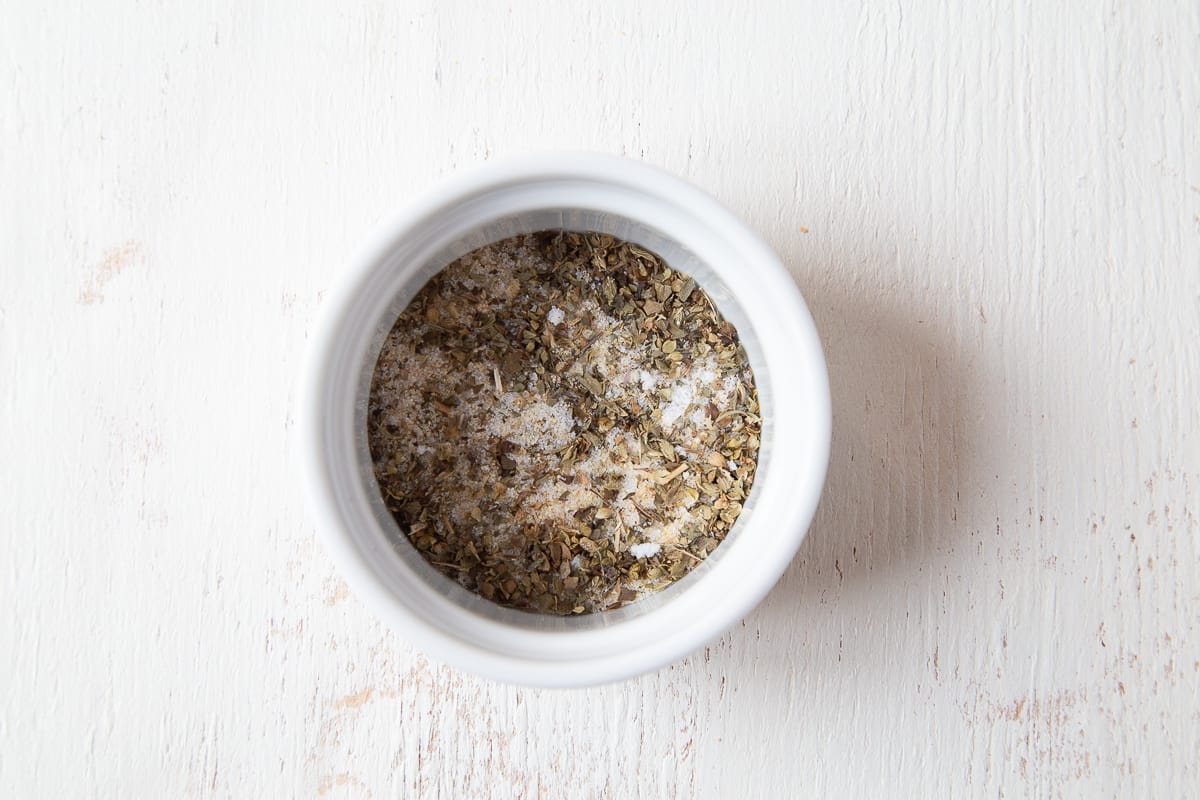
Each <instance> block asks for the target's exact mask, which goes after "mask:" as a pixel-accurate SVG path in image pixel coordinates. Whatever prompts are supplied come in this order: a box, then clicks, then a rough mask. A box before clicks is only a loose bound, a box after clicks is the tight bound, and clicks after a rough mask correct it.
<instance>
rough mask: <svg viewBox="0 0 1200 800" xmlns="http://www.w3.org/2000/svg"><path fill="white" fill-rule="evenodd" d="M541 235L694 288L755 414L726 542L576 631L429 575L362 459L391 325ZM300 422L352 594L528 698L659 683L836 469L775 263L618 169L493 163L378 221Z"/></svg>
mask: <svg viewBox="0 0 1200 800" xmlns="http://www.w3.org/2000/svg"><path fill="white" fill-rule="evenodd" d="M546 228H568V229H573V230H595V231H602V232H607V233H610V234H613V235H615V236H618V237H620V238H622V239H626V240H629V241H632V242H636V243H638V244H640V245H642V246H644V247H646V248H647V249H649V250H652V251H654V252H656V253H658V254H659V255H661V256H662V257H663V258H664V259H665V260H666V261H667V263H669V264H670V265H671V266H672V267H674V268H676V269H680V270H683V271H685V272H688V273H690V274H691V275H692V276H693V277H694V278H695V279H696V281H697V282H698V283H699V284H700V285H701V286H702V287H703V288H704V289H705V290H706V291H707V292H708V293H709V295H710V296H711V297H712V299H713V301H714V302H715V303H716V304H717V305H718V307H719V308H720V310H721V312H722V313H723V314H724V315H725V317H726V319H728V320H729V321H731V322H732V323H733V324H734V325H736V326H737V329H738V331H739V333H740V334H741V338H742V342H743V343H744V345H745V347H746V352H747V354H748V355H749V358H750V364H751V367H752V368H753V370H754V375H755V379H756V381H757V384H758V392H759V401H760V404H761V407H762V416H763V432H762V448H761V451H760V454H759V464H758V473H757V477H756V478H755V482H754V486H753V489H752V490H751V493H750V497H749V498H748V500H747V502H746V503H745V507H744V510H743V511H742V514H741V516H740V518H739V519H738V521H737V524H736V525H735V526H734V528H733V530H732V531H730V533H729V535H728V537H727V538H726V540H725V542H724V543H723V544H722V545H721V546H720V547H718V548H717V549H716V551H714V552H713V554H712V555H711V556H709V558H708V559H707V560H706V561H705V562H704V563H703V564H701V565H699V566H698V567H697V568H696V569H695V570H693V571H692V572H691V573H690V574H689V575H688V576H687V577H686V578H684V579H683V580H681V581H679V582H678V583H676V584H674V585H673V586H671V587H669V588H668V589H667V590H665V591H663V592H660V593H659V594H657V595H654V596H651V597H649V598H647V599H645V600H642V601H640V602H637V603H634V604H631V605H628V606H626V607H624V608H621V609H619V610H616V611H610V612H603V613H598V614H590V615H585V616H580V617H553V616H545V615H538V614H530V613H526V612H521V611H514V610H511V609H506V608H501V607H500V606H497V605H494V604H492V603H490V602H489V601H487V600H484V599H482V598H480V597H478V596H476V595H474V594H472V593H470V592H467V591H466V590H464V589H462V588H461V587H459V586H458V585H457V584H455V583H454V582H453V581H451V580H449V579H448V578H446V577H444V576H443V575H441V574H440V573H439V572H438V571H437V570H436V569H434V568H433V567H432V566H430V565H429V564H427V563H426V562H425V561H424V559H423V558H422V557H421V556H420V555H419V554H418V553H417V552H416V550H415V549H414V548H412V547H411V546H410V545H409V543H408V542H407V540H406V539H405V538H404V537H403V535H402V534H401V532H400V531H399V529H398V527H397V525H396V523H395V522H394V521H393V520H392V517H391V515H390V514H389V513H388V512H387V510H386V508H384V506H383V503H382V501H381V500H380V497H379V492H378V488H377V486H376V484H375V478H374V475H373V473H372V469H371V462H370V458H369V456H368V452H367V446H366V423H365V419H366V404H367V394H368V389H369V385H370V379H371V373H372V370H373V368H374V363H375V358H376V356H377V355H378V352H379V348H380V346H381V343H382V340H383V337H384V335H385V334H386V333H387V331H388V330H389V329H390V327H391V326H392V324H393V322H394V321H395V319H396V315H397V314H398V313H399V311H400V310H401V309H403V308H404V306H405V305H407V303H408V302H409V301H410V300H411V299H412V297H413V295H414V294H416V292H417V290H418V289H420V288H421V286H422V285H424V283H425V282H426V281H427V280H428V279H429V277H430V276H431V275H433V274H434V273H436V272H437V271H438V270H440V269H441V268H442V267H444V266H445V265H446V264H448V263H449V262H450V261H452V260H453V259H455V258H457V257H458V256H460V255H462V254H463V253H465V252H467V251H469V250H472V249H474V248H476V247H480V246H482V245H484V244H487V243H489V242H493V241H496V240H498V239H501V238H504V237H507V236H511V235H515V234H517V233H522V232H530V231H535V230H542V229H546ZM301 406H302V407H301V409H300V425H299V432H300V435H301V437H302V440H303V444H302V447H301V448H300V455H301V458H302V460H303V468H304V471H305V473H306V482H307V490H308V494H309V496H310V498H311V500H312V506H313V509H314V512H315V514H316V524H317V527H318V530H319V532H320V534H321V536H322V537H323V538H324V541H325V544H326V546H327V548H328V550H329V552H330V554H331V555H332V557H333V559H334V561H335V562H336V563H337V565H338V567H339V568H340V570H341V572H342V574H343V575H344V576H345V579H346V581H347V582H348V583H349V585H350V587H351V588H352V589H353V591H354V592H355V593H356V594H357V595H358V596H359V597H360V598H361V599H362V600H363V601H364V602H365V603H366V604H367V605H368V606H369V607H370V608H372V609H373V610H374V611H375V613H376V614H378V615H379V616H380V617H382V618H383V619H384V620H386V621H387V622H388V623H389V624H390V625H392V627H393V628H395V629H396V630H397V631H398V632H400V633H401V634H402V635H403V636H405V637H406V638H408V639H409V640H410V641H412V642H413V643H414V644H416V645H417V646H418V647H420V648H421V649H423V650H425V651H426V652H428V653H429V654H430V655H432V656H434V657H435V658H437V659H439V660H442V661H445V662H447V663H450V664H454V665H457V666H459V667H461V668H463V669H467V670H470V671H473V672H476V673H479V674H482V675H486V676H490V677H492V678H495V679H499V680H503V681H509V682H514V683H522V684H529V685H534V686H583V685H590V684H597V683H604V682H607V681H614V680H618V679H621V678H626V677H629V676H632V675H636V674H638V673H642V672H646V671H649V670H652V669H656V668H658V667H660V666H663V665H664V664H667V663H669V662H671V661H674V660H676V659H679V658H681V657H683V656H684V655H686V654H688V653H690V652H691V651H693V650H695V649H696V648H698V647H700V646H701V645H703V644H705V643H706V642H708V641H710V640H712V639H713V638H715V637H717V636H718V635H720V634H721V633H722V632H724V631H725V630H726V629H727V628H729V627H730V626H731V625H733V624H734V623H735V622H737V621H738V620H739V619H741V618H742V617H743V616H745V615H746V614H747V613H748V612H749V611H750V610H751V609H752V608H754V606H755V605H757V604H758V602H759V601H761V600H762V598H763V597H764V596H766V594H767V592H768V591H769V590H770V588H771V587H772V586H773V585H774V584H775V582H776V581H777V580H779V577H780V575H782V574H783V571H784V569H785V568H786V567H787V565H788V562H789V561H790V560H791V559H792V557H793V555H794V554H795V552H796V549H797V547H799V545H800V542H801V540H802V539H803V538H804V534H805V533H806V531H807V529H808V526H809V523H810V522H811V521H812V517H813V513H814V512H815V510H816V507H817V500H818V498H819V497H820V494H821V488H822V485H823V483H824V480H825V468H826V464H827V462H828V458H829V443H830V425H831V421H830V407H829V382H828V376H827V374H826V371H825V360H824V357H823V355H822V352H821V343H820V340H819V339H818V337H817V332H816V329H815V327H814V326H813V321H812V317H811V315H810V314H809V312H808V308H807V307H806V306H805V305H804V300H803V299H802V298H801V297H800V293H799V292H798V291H797V290H796V286H795V285H794V283H793V282H792V279H791V277H790V276H789V274H788V272H787V270H786V269H785V268H784V266H783V264H782V263H780V261H779V258H778V257H777V256H776V255H775V254H774V253H773V252H772V251H771V250H770V248H768V247H767V246H766V245H765V244H764V243H763V241H762V240H761V239H759V237H758V236H756V235H755V234H754V233H753V232H752V231H751V230H750V229H749V228H747V227H746V225H744V224H743V223H742V222H741V221H739V220H738V219H737V218H736V217H735V216H733V215H732V214H730V213H729V212H728V211H727V210H725V209H724V208H723V207H721V206H720V205H719V204H718V203H717V202H716V201H714V200H713V199H711V198H710V197H708V196H707V195H705V194H704V193H702V192H701V191H699V190H698V189H696V188H695V187H693V186H691V185H689V184H687V183H685V182H683V181H682V180H679V179H678V178H675V177H673V176H671V175H668V174H666V173H664V172H661V171H659V170H657V169H654V168H652V167H649V166H646V165H644V164H641V163H639V162H635V161H630V160H627V159H623V158H617V157H613V156H601V155H591V154H548V155H540V156H535V157H525V158H521V159H516V160H510V161H504V162H501V163H492V164H488V165H486V166H483V167H481V168H478V169H476V170H474V171H472V172H469V173H467V174H463V175H460V176H457V177H455V178H453V179H451V180H449V181H447V182H446V183H444V184H443V185H442V186H441V187H440V188H438V189H436V190H435V191H433V192H431V193H429V194H427V195H425V196H424V197H423V198H422V199H421V200H419V201H418V202H416V203H415V204H413V205H412V206H410V207H409V209H408V210H407V211H405V212H403V213H401V214H400V215H398V216H396V217H394V218H393V219H391V220H389V221H388V222H386V223H385V224H384V225H383V227H382V229H381V230H380V231H379V233H378V235H377V236H376V237H375V239H374V241H372V242H371V243H370V244H369V245H368V246H367V247H366V248H365V249H364V250H363V251H362V252H361V253H360V254H359V256H358V257H357V258H356V259H354V261H353V262H352V263H351V264H350V266H349V268H348V269H347V270H346V274H345V276H344V278H343V279H342V280H341V282H340V286H339V287H338V289H337V290H336V293H335V294H334V295H333V296H332V297H330V299H329V300H327V301H326V308H325V309H324V310H323V318H322V320H321V324H320V327H319V330H318V332H317V334H316V337H315V340H314V341H313V343H312V349H311V353H310V357H309V360H308V363H307V371H306V374H305V377H304V382H303V389H302V399H301ZM747 646H753V644H752V643H751V644H747Z"/></svg>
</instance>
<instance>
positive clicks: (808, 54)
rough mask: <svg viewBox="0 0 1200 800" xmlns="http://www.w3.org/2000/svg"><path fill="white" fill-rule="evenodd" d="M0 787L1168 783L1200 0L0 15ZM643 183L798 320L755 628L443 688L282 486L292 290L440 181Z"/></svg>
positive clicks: (39, 790)
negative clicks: (469, 177)
mask: <svg viewBox="0 0 1200 800" xmlns="http://www.w3.org/2000/svg"><path fill="white" fill-rule="evenodd" d="M0 101H2V104H3V105H2V107H0V487H2V489H0V492H2V495H0V501H2V503H0V511H2V513H3V524H2V525H0V547H2V549H3V561H2V562H0V594H2V597H0V601H2V603H0V687H3V691H2V693H0V708H2V712H3V716H2V720H3V722H2V725H0V794H2V795H3V796H5V797H14V798H19V797H58V796H78V797H90V796H96V797H113V798H124V797H210V796H216V797H292V796H295V797H317V796H323V797H330V798H334V797H376V798H382V797H393V796H418V795H420V796H431V797H434V796H441V797H447V798H464V797H488V796H495V797H547V798H552V797H554V798H556V797H572V798H591V797H613V798H625V797H647V798H664V797H690V796H696V797H705V798H716V797H730V798H743V797H793V796H804V795H813V796H829V797H841V796H848V797H911V796H919V795H924V796H931V797H961V796H967V795H973V796H985V797H993V796H997V795H1000V794H1004V795H1007V796H1038V797H1046V796H1057V795H1070V796H1085V797H1105V796H1113V795H1120V796H1127V797H1149V796H1153V797H1183V796H1187V795H1189V794H1190V795H1192V796H1195V795H1196V794H1197V793H1198V792H1200V767H1198V765H1197V758H1196V757H1197V752H1198V751H1200V733H1198V732H1200V689H1198V687H1200V639H1198V635H1200V630H1198V628H1200V625H1198V622H1200V617H1198V614H1200V612H1198V608H1200V606H1198V602H1197V601H1198V600H1200V559H1198V556H1200V552H1198V550H1200V546H1198V544H1200V523H1198V520H1197V515H1200V412H1198V409H1197V398H1198V395H1200V124H1198V123H1200V6H1198V5H1197V4H1196V3H1194V2H1179V3H1169V2H1162V3H1154V2H1144V3H1121V2H1103V3H1101V2H1097V3H1084V2H1075V3H1061V2H1018V3H1015V4H1010V3H1005V2H995V3H974V2H944V3H941V4H936V3H920V4H917V3H896V2H889V3H886V4H884V3H880V4H873V5H863V6H857V5H856V4H853V3H813V4H811V5H802V4H799V3H794V2H781V3H777V4H769V3H748V2H730V3H713V4H703V3H688V2H684V0H674V1H673V2H662V3H657V4H651V3H646V2H628V3H621V2H617V3H612V2H608V3H595V4H591V5H585V4H582V3H557V4H546V5H538V6H533V5H526V4H524V3H518V2H513V3H481V4H478V5H472V4H468V3H461V2H458V3H452V2H442V3H437V2H429V3H411V4H407V5H401V4H393V3H388V2H378V3H371V4H361V3H354V2H349V3H305V2H289V3H283V2H280V3H275V4H273V5H262V4H257V3H245V2H232V1H231V2H211V1H209V2H196V3H183V4H161V3H149V2H146V3H135V2H93V3H76V4H70V5H67V4H60V3H48V2H47V3H42V2H22V1H21V0H14V1H13V2H9V3H5V4H3V6H0ZM542 148H586V149H595V150H601V151H608V152H615V153H623V154H626V155H629V156H631V157H633V158H638V159H644V160H645V161H648V162H650V163H653V164H657V165H660V166H662V167H665V168H667V169H669V170H671V171H673V172H675V173H677V174H679V175H682V176H684V177H686V178H688V179H690V180H691V181H693V182H695V183H696V184H698V185H699V186H701V187H702V188H704V189H706V190H708V191H709V192H711V193H712V194H713V195H715V196H716V197H717V198H718V199H720V200H721V201H722V202H724V203H725V204H726V205H728V206H729V207H730V208H731V209H733V210H734V211H735V212H736V213H738V214H740V215H741V216H743V217H744V218H745V219H746V220H747V221H748V222H749V223H750V224H751V225H752V226H753V227H754V228H756V229H757V230H758V231H759V232H761V234H762V235H763V236H764V237H765V238H766V239H767V241H768V242H770V243H771V244H772V245H773V246H774V247H775V248H776V249H777V250H778V251H779V253H780V254H781V255H782V256H783V258H784V260H785V261H786V262H787V264H788V265H789V267H790V269H791V270H792V272H793V274H794V276H795V279H796V281H797V283H798V284H799V286H800V287H801V289H802V291H803V292H804V294H805V296H806V297H807V298H808V300H809V303H810V304H811V306H812V309H813V312H814V315H815V317H816V320H817V324H818V326H819V327H820V330H821V333H822V337H823V339H824V342H825V347H826V350H827V353H828V359H829V366H830V372H831V379H832V385H833V399H834V408H835V411H834V424H835V433H834V442H833V458H832V464H831V472H830V478H829V484H828V487H827V490H826V493H825V496H824V499H823V501H822V506H821V509H820V511H819V513H818V516H817V520H816V522H815V524H814V526H813V529H812V532H811V535H810V536H809V538H808V539H807V541H806V542H805V544H804V546H803V548H802V549H801V551H800V554H799V556H798V557H797V559H796V561H795V562H794V563H793V564H792V565H791V568H790V569H789V571H788V572H787V575H786V576H785V578H784V579H783V581H782V582H781V583H780V584H779V586H778V587H777V588H776V589H775V591H774V592H773V593H772V594H771V595H770V597H769V598H768V599H767V601H766V602H765V603H764V604H763V605H762V606H761V607H760V608H759V609H758V610H757V611H755V612H754V613H753V614H751V616H749V617H748V618H747V619H746V620H745V621H744V622H743V623H742V624H740V625H739V626H737V627H736V628H735V629H733V630H732V631H730V632H729V633H728V634H727V635H725V636H724V637H722V638H721V639H720V640H719V641H717V642H715V643H713V645H712V646H711V647H709V648H707V649H706V650H704V651H702V652H700V653H698V654H696V655H695V656H694V657H691V658H689V659H687V660H685V661H683V662H681V663H679V664H677V665H675V666H673V667H670V668H667V669H664V670H662V671H661V672H658V673H657V674H653V675H649V676H645V677H643V678H640V679H636V680H632V681H629V682H626V683H622V684H619V685H613V686H607V687H602V688H598V689H593V690H586V691H571V692H563V691H536V690H529V689H516V688H511V687H508V686H502V685H496V684H492V683H489V682H487V681H484V680H480V679H476V678H473V677H471V676H468V675H464V674H461V673H459V672H456V671H453V670H450V669H447V668H444V667H441V666H438V665H436V664H434V663H430V662H429V661H428V660H426V658H424V657H423V656H421V655H420V654H419V653H417V652H414V651H413V650H412V649H410V648H409V646H408V645H407V644H406V643H405V642H404V641H402V640H401V639H400V638H399V637H398V636H396V635H394V634H392V633H391V632H389V631H388V630H385V629H384V628H383V627H382V626H381V625H379V624H378V623H376V622H375V621H374V620H373V619H372V618H371V616H370V615H369V614H368V613H367V612H366V611H365V610H364V609H363V608H362V607H361V606H360V605H359V603H358V602H357V601H356V600H355V599H354V598H353V596H351V595H350V594H349V592H348V590H347V589H346V587H345V586H344V585H343V584H342V583H341V582H340V580H339V579H338V577H337V576H336V575H335V574H334V572H333V570H332V567H331V565H330V562H329V560H328V559H327V558H326V556H325V554H324V552H323V551H322V550H321V549H320V547H319V545H318V543H317V541H316V539H315V538H314V532H313V529H312V526H311V524H310V522H309V520H308V517H307V514H306V510H305V498H304V497H303V496H302V494H301V492H300V491H299V490H298V488H297V479H296V471H295V469H294V463H293V461H294V455H295V449H294V447H293V445H292V443H291V441H290V435H291V432H292V425H293V422H292V409H293V407H294V404H295V400H296V395H295V386H296V379H297V375H298V371H299V368H300V364H301V360H302V356H303V354H304V350H305V344H306V339H307V336H308V332H309V331H310V330H311V327H312V323H313V319H314V315H315V314H316V312H317V309H318V307H319V306H320V302H321V298H322V295H323V293H324V292H325V290H326V289H327V288H328V287H330V286H331V285H332V284H333V283H334V282H335V281H336V280H337V279H338V275H339V273H340V271H341V270H342V268H343V266H344V264H345V263H346V261H347V258H348V254H349V253H350V252H351V251H352V250H353V249H354V248H355V247H357V246H358V244H359V243H360V242H361V241H362V240H363V238H364V237H365V236H366V235H367V233H368V231H369V230H370V229H371V228H372V226H373V225H374V224H375V223H377V222H378V221H379V220H380V219H381V218H383V217H384V216H385V215H387V214H389V213H390V212H392V211H393V210H394V209H396V208H397V207H398V206H400V205H402V204H404V203H405V202H406V201H407V200H408V199H410V198H411V197H413V196H414V195H415V194H416V193H417V192H419V191H421V190H423V189H425V188H427V187H429V186H431V185H433V184H435V183H436V182H437V181H438V180H439V179H440V178H441V177H443V176H444V175H446V174H448V173H450V172H451V171H453V170H454V169H456V168H458V167H462V166H466V165H470V164H474V163H477V162H480V161H483V160H487V159H494V158H498V157H501V156H504V155H506V154H510V153H514V152H519V151H529V150H536V149H542Z"/></svg>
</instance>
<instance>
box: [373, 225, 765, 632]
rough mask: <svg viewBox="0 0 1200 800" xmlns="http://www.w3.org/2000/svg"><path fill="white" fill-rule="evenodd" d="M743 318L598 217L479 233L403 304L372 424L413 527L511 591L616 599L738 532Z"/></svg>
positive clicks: (512, 598)
mask: <svg viewBox="0 0 1200 800" xmlns="http://www.w3.org/2000/svg"><path fill="white" fill-rule="evenodd" d="M758 414H759V407H758V397H757V393H756V391H755V388H754V377H753V375H752V374H751V372H750V366H749V363H748V362H747V360H746V354H745V351H744V350H743V348H742V346H741V345H740V344H739V342H738V336H737V331H736V330H735V329H734V327H733V325H731V324H730V323H728V322H726V321H725V320H724V319H723V318H722V317H721V315H720V314H719V313H718V312H717V310H716V308H715V306H714V305H713V303H712V301H711V300H710V299H709V298H708V296H707V295H706V294H705V293H704V292H703V291H702V290H701V289H699V288H698V287H697V286H696V283H695V281H693V280H692V279H691V278H689V277H688V276H687V275H684V274H683V273H680V272H676V271H674V270H672V269H670V268H669V267H668V266H667V265H666V264H664V263H663V261H662V260H661V259H660V258H659V257H658V256H656V255H655V254H653V253H650V252H648V251H646V250H644V249H642V248H640V247H638V246H637V245H634V244H630V243H628V242H624V241H620V240H618V239H615V238H613V237H612V236H607V235H603V234H596V233H570V232H565V231H543V232H541V233H537V234H531V235H525V236H517V237H514V238H511V239H506V240H504V241H501V242H497V243H495V244H492V245H489V246H487V247H483V248H480V249H478V250H475V251H473V252H471V253H468V254H467V255H465V256H463V257H462V258H460V259H458V260H457V261H455V262H454V263H452V264H450V265H449V266H448V267H446V269H444V270H443V271H442V272H440V273H439V274H437V275H436V276H434V277H433V279H431V280H430V281H429V283H428V284H426V285H425V287H424V288H422V289H421V291H420V292H419V293H418V294H417V296H416V297H415V298H414V299H413V301H412V302H411V303H410V304H409V305H408V307H407V308H406V309H405V310H404V311H403V313H401V314H400V317H399V319H398V320H397V321H396V324H395V326H394V327H393V329H392V331H391V332H390V334H389V335H388V337H387V339H386V341H385V342H384V345H383V349H382V351H381V353H380V355H379V360H378V362H377V364H376V367H375V374H374V379H373V381H372V384H371V395H370V410H369V415H368V430H367V434H368V442H369V445H370V449H371V455H372V458H373V460H374V467H375V476H376V478H377V480H378V482H379V486H380V489H381V491H382V493H383V497H384V500H385V502H386V503H387V506H388V508H389V509H390V510H391V512H392V514H393V515H394V516H395V518H396V521H397V522H398V523H399V525H400V528H401V530H403V531H405V532H406V534H407V536H408V538H409V540H410V541H411V542H412V544H413V545H415V546H416V548H417V550H418V551H419V552H420V553H421V554H422V555H423V556H424V557H425V558H426V559H427V560H428V561H429V562H430V563H431V564H433V565H434V566H436V567H437V568H438V569H439V570H441V571H442V572H443V573H445V574H446V575H448V576H450V577H451V578H453V579H454V580H456V581H458V582H459V583H460V584H461V585H463V586H464V587H466V588H467V589H470V590H472V591H475V592H477V593H478V594H480V595H482V596H484V597H486V598H488V599H490V600H493V601H495V602H497V603H500V604H502V605H505V606H511V607H515V608H520V609H526V610H530V611H538V612H543V613H551V614H581V613H587V612H594V611H602V610H605V609H611V608H617V607H619V606H621V605H623V604H625V603H627V602H630V601H633V600H636V599H638V598H639V597H640V596H642V595H643V594H645V593H649V592H654V591H658V590H660V589H662V588H664V587H665V586H667V585H669V584H670V583H671V582H673V581H675V580H677V579H679V578H681V577H682V576H684V575H686V574H687V573H688V572H689V571H690V570H691V569H692V568H693V567H694V566H695V565H697V564H699V563H700V562H701V561H702V560H703V559H704V558H705V557H706V556H707V555H708V554H709V553H711V552H712V551H713V549H714V548H716V547H717V545H718V544H720V542H721V541H722V539H723V538H724V537H725V534H726V533H728V531H729V529H730V527H731V526H732V525H733V523H734V521H735V520H736V519H737V517H738V514H739V513H740V512H741V510H742V503H743V501H744V500H745V498H746V496H747V494H748V493H749V491H750V486H751V483H752V482H753V480H754V471H755V467H756V464H757V458H758V447H759V431H760V425H761V420H760V418H759V416H758Z"/></svg>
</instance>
